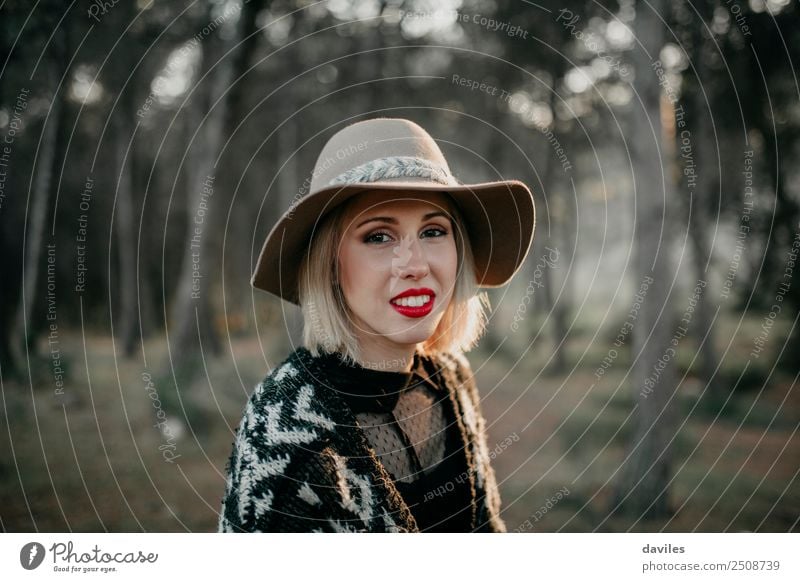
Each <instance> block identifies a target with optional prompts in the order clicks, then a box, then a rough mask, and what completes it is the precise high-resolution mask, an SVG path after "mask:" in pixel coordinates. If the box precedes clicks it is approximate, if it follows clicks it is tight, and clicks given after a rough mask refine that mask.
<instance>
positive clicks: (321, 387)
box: [219, 118, 535, 532]
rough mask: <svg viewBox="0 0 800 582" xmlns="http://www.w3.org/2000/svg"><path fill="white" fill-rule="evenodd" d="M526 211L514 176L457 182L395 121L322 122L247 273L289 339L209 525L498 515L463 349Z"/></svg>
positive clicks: (519, 246)
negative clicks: (321, 132) (295, 326)
mask: <svg viewBox="0 0 800 582" xmlns="http://www.w3.org/2000/svg"><path fill="white" fill-rule="evenodd" d="M534 222H535V213H534V203H533V197H532V195H531V193H530V191H529V190H528V188H527V187H526V186H525V185H524V184H523V183H521V182H518V181H513V180H509V181H502V182H491V183H482V184H472V185H467V184H461V183H459V182H458V181H457V180H456V179H455V178H454V177H453V176H452V174H451V173H450V170H449V167H448V165H447V162H446V160H445V158H444V156H443V154H442V152H441V151H440V149H439V147H438V146H437V144H436V142H435V141H434V140H433V138H432V137H431V136H430V135H428V133H427V132H425V130H423V129H422V128H421V127H420V126H419V125H417V124H415V123H413V122H411V121H409V120H405V119H388V118H379V119H371V120H367V121H361V122H358V123H354V124H352V125H349V126H346V127H344V128H343V129H341V130H340V131H339V132H338V133H336V134H335V135H333V137H331V139H330V140H329V141H328V142H327V144H326V145H325V147H324V148H323V151H322V153H321V154H320V156H319V159H318V161H317V165H316V167H315V168H314V171H313V173H312V180H311V185H310V188H309V191H308V194H306V195H305V196H304V197H301V198H300V199H299V201H297V202H296V203H295V204H294V205H293V207H292V208H290V209H289V210H288V211H287V212H286V213H285V214H284V215H283V217H282V218H281V219H280V220H279V221H278V224H277V225H276V226H275V227H274V228H273V229H272V231H271V232H270V234H269V236H268V237H267V239H266V241H265V242H264V246H263V248H262V251H261V255H260V256H259V259H258V264H257V266H256V269H255V272H254V274H253V280H252V284H253V286H254V287H256V288H258V289H262V290H264V291H267V292H269V293H272V294H274V295H276V296H278V297H281V298H283V299H284V300H286V301H289V302H291V303H293V304H296V305H299V306H300V308H301V310H302V313H303V319H304V331H303V346H301V347H298V348H297V349H296V350H295V351H294V352H293V353H292V354H291V355H290V356H289V357H288V358H287V359H286V360H284V361H283V362H282V363H281V364H279V365H278V366H276V367H275V368H274V369H273V370H272V371H271V372H270V374H269V375H268V376H267V377H266V378H265V379H264V380H263V381H262V382H261V383H260V384H259V385H258V386H257V387H256V389H255V391H254V392H253V394H252V396H251V397H250V399H249V400H248V402H247V405H246V407H245V411H244V415H243V418H242V420H241V423H240V425H239V428H238V432H237V434H236V440H235V442H234V443H233V451H232V453H231V456H230V460H229V463H228V467H227V471H228V479H227V486H226V491H225V495H224V498H223V502H222V511H221V514H220V520H219V531H223V532H241V531H330V532H356V531H358V532H387V531H391V532H396V531H413V532H416V531H451V532H472V531H478V532H482V531H487V532H502V531H505V526H504V524H503V520H502V518H501V516H500V497H499V494H498V490H497V484H496V481H495V476H494V472H493V470H492V468H491V466H490V464H489V455H488V449H487V444H486V435H485V426H484V425H485V422H484V419H483V416H482V415H481V412H480V398H479V396H478V392H477V389H476V386H475V382H474V379H473V377H472V371H471V369H470V365H469V363H468V361H467V359H466V358H465V356H464V355H463V353H464V352H465V351H468V350H469V349H471V348H472V347H473V346H474V345H475V344H476V342H477V340H478V339H479V337H480V335H481V333H482V331H483V329H484V326H485V323H486V315H485V309H486V308H487V307H489V306H488V299H487V297H486V294H485V293H484V292H481V291H480V289H481V288H489V287H499V286H501V285H504V284H505V283H507V282H508V281H509V280H510V279H511V278H512V277H513V276H514V274H515V273H516V272H517V271H518V270H519V268H520V266H521V264H522V262H523V261H524V259H525V257H526V255H527V253H528V250H529V248H530V245H531V241H532V239H533V231H534Z"/></svg>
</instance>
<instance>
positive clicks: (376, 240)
mask: <svg viewBox="0 0 800 582" xmlns="http://www.w3.org/2000/svg"><path fill="white" fill-rule="evenodd" d="M391 236H392V235H390V234H389V233H388V232H383V231H376V232H371V233H370V234H368V235H367V236H365V237H364V242H365V243H367V244H381V243H385V242H389V241H388V240H387V239H383V238H382V237H387V238H391Z"/></svg>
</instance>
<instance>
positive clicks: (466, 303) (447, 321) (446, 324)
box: [298, 195, 491, 365]
mask: <svg viewBox="0 0 800 582" xmlns="http://www.w3.org/2000/svg"><path fill="white" fill-rule="evenodd" d="M447 197H448V199H449V200H450V203H449V204H448V206H449V208H448V209H447V210H448V211H449V212H450V215H451V217H452V222H453V233H454V237H455V243H456V254H457V257H458V259H457V260H458V264H457V270H456V280H455V284H454V289H453V294H452V297H451V300H450V304H449V305H448V306H447V309H445V311H444V314H443V315H442V318H441V320H440V321H439V325H438V326H437V327H436V330H435V331H434V333H433V335H432V336H431V337H430V338H428V340H426V341H425V342H423V343H422V346H421V348H418V349H417V351H419V352H420V354H421V355H425V356H432V355H435V354H439V353H447V352H466V351H469V350H470V349H472V348H473V347H474V346H475V345H476V344H477V342H478V339H480V337H481V335H483V332H484V331H485V329H486V311H485V309H490V308H491V305H490V302H489V297H488V295H487V294H486V292H479V289H478V285H477V283H476V281H475V267H474V262H473V257H472V247H471V245H470V242H469V238H468V237H466V236H464V234H465V233H464V221H463V218H462V216H461V213H460V212H459V210H458V206H457V205H456V204H455V202H454V201H453V200H452V198H450V196H449V195H448V196H447ZM356 198H357V197H353V198H351V199H350V200H348V201H346V202H344V203H342V204H340V205H338V206H337V207H336V208H334V209H333V210H332V211H331V212H330V213H329V214H328V215H327V216H326V217H325V218H324V219H323V220H322V221H321V223H320V224H319V227H318V228H316V229H315V232H314V233H313V235H312V239H311V243H310V245H309V250H308V252H306V253H304V255H303V258H302V261H301V263H300V270H299V277H298V295H299V301H300V309H301V311H302V313H303V345H304V346H305V347H306V348H307V349H308V350H309V351H310V352H311V354H312V355H313V356H318V355H320V353H321V352H322V353H336V352H338V353H339V355H340V357H341V359H342V360H344V361H345V362H350V363H354V364H359V365H360V363H361V349H360V346H359V342H358V339H357V338H356V336H355V334H354V333H353V330H352V328H351V326H350V323H349V321H350V314H351V313H350V309H349V307H348V306H347V303H346V301H345V298H344V295H343V293H342V291H341V288H340V286H339V273H338V271H339V261H338V256H337V249H338V247H339V242H340V241H341V239H342V236H343V234H344V232H343V230H344V229H343V222H344V221H343V217H344V216H345V215H346V212H347V208H348V207H349V206H350V204H351V203H352V202H353V201H354V200H355V199H356Z"/></svg>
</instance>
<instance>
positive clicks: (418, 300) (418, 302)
mask: <svg viewBox="0 0 800 582" xmlns="http://www.w3.org/2000/svg"><path fill="white" fill-rule="evenodd" d="M430 300H431V296H430V295H414V296H413V297H401V298H400V299H394V300H392V303H394V304H395V305H402V306H403V307H421V306H422V305H425V304H426V303H427V302H428V301H430Z"/></svg>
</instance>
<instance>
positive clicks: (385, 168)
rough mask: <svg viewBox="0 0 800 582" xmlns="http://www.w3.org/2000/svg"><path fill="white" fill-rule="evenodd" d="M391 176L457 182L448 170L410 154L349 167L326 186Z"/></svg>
mask: <svg viewBox="0 0 800 582" xmlns="http://www.w3.org/2000/svg"><path fill="white" fill-rule="evenodd" d="M392 178H426V179H428V180H431V181H433V182H438V183H439V184H444V185H445V186H450V185H457V184H458V182H457V181H456V180H455V179H454V178H453V177H452V176H451V175H450V173H449V172H447V171H446V170H444V168H442V167H441V166H440V165H438V164H434V163H433V162H431V161H429V160H426V159H424V158H415V157H412V156H390V157H386V158H378V159H377V160H372V161H371V162H367V163H365V164H361V165H360V166H356V167H355V168H351V169H349V170H347V171H346V172H343V173H341V174H339V175H338V176H336V177H335V178H334V179H333V180H331V181H330V182H328V186H341V185H344V184H359V183H362V182H380V181H381V180H388V179H392Z"/></svg>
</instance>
